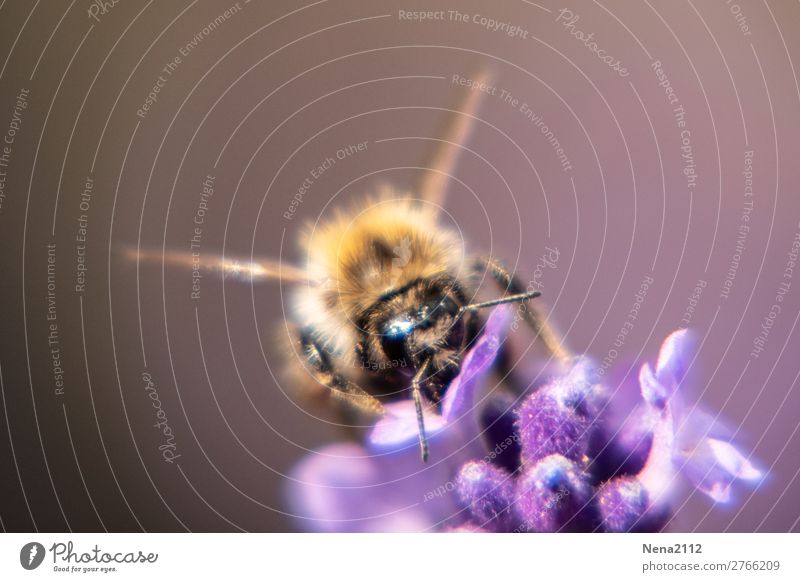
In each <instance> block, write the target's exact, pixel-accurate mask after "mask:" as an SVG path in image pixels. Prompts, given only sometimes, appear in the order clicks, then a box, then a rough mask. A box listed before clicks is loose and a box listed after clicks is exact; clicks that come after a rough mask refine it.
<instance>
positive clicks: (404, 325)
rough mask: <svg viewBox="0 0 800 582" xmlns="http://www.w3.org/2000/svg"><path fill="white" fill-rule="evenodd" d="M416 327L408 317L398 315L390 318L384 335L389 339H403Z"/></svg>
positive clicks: (384, 329)
mask: <svg viewBox="0 0 800 582" xmlns="http://www.w3.org/2000/svg"><path fill="white" fill-rule="evenodd" d="M412 329H414V323H413V322H412V321H411V320H410V319H408V318H407V317H397V318H395V319H390V320H389V321H388V322H387V323H386V325H385V326H384V328H383V335H384V337H385V338H386V339H388V340H392V339H394V340H402V339H404V338H405V337H406V336H407V335H408V334H409V333H411V330H412Z"/></svg>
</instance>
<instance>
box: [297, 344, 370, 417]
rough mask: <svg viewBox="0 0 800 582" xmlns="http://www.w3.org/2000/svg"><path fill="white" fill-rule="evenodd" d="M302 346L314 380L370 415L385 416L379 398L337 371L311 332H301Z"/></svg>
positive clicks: (338, 397) (332, 394) (340, 398)
mask: <svg viewBox="0 0 800 582" xmlns="http://www.w3.org/2000/svg"><path fill="white" fill-rule="evenodd" d="M300 346H301V347H302V350H303V353H304V354H305V356H306V360H307V362H308V364H309V366H310V367H311V372H312V373H313V375H314V378H315V379H316V380H317V381H318V382H319V383H320V384H322V385H323V386H325V387H326V388H329V389H330V394H331V396H333V397H334V398H337V399H339V400H341V401H343V402H345V403H346V404H349V405H351V406H355V407H356V408H358V409H359V410H361V411H363V412H366V413H368V414H372V415H381V414H383V412H384V410H383V405H382V404H381V403H380V401H379V400H378V399H377V398H375V397H374V396H372V395H371V394H369V393H368V392H366V391H365V390H364V389H363V388H361V387H360V386H358V385H356V384H354V383H353V382H351V381H350V380H348V379H347V378H345V377H344V376H343V375H342V374H340V373H338V372H337V371H336V369H335V367H334V366H333V362H332V361H331V356H330V353H329V352H327V351H326V350H325V348H324V347H323V346H322V345H321V344H320V343H319V342H318V341H317V340H316V339H314V337H313V336H312V334H311V333H310V331H309V330H302V331H301V332H300Z"/></svg>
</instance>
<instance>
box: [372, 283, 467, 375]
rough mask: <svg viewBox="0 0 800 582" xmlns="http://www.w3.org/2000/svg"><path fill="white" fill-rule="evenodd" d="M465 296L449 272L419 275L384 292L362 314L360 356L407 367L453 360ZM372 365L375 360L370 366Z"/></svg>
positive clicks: (462, 336) (460, 340)
mask: <svg viewBox="0 0 800 582" xmlns="http://www.w3.org/2000/svg"><path fill="white" fill-rule="evenodd" d="M465 302H466V301H465V298H464V296H463V293H462V292H461V289H460V287H459V286H458V284H457V283H456V282H455V281H454V280H453V279H450V278H444V277H443V278H441V279H439V278H424V279H418V280H415V281H412V282H411V283H409V284H407V285H405V286H404V287H402V288H400V289H394V290H392V291H391V292H387V293H385V294H384V295H383V296H382V297H381V298H380V299H379V300H378V301H377V302H376V303H375V305H373V306H372V307H371V308H370V309H369V310H368V311H367V313H366V314H365V315H364V317H363V318H362V319H361V322H360V327H361V333H362V342H361V344H362V352H361V358H362V360H363V361H365V362H369V363H370V364H374V363H375V362H377V363H379V364H387V363H391V362H405V364H404V367H407V368H408V370H406V371H407V372H410V371H411V370H413V369H415V368H417V367H418V366H419V365H420V363H421V362H423V361H425V360H427V359H429V358H431V359H432V363H433V364H434V366H435V367H437V368H438V367H439V366H436V364H437V361H438V360H442V361H444V360H447V359H449V360H451V361H452V363H454V364H456V363H457V354H458V353H459V352H460V351H462V350H463V348H464V346H465V343H466V341H467V337H468V335H469V334H468V333H467V329H466V325H465V321H464V317H463V315H464V311H463V309H462V306H463V305H464V303H465ZM373 367H374V366H373Z"/></svg>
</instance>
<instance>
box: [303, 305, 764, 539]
mask: <svg viewBox="0 0 800 582" xmlns="http://www.w3.org/2000/svg"><path fill="white" fill-rule="evenodd" d="M510 319H511V311H510V309H508V308H507V307H505V306H501V307H498V308H496V309H495V310H494V311H493V312H492V314H491V315H490V317H489V318H488V320H487V323H486V326H485V329H484V332H483V334H482V335H481V337H480V338H479V339H478V340H477V341H476V342H475V345H474V347H473V348H472V349H471V350H470V352H469V353H468V354H466V356H465V358H464V361H463V365H462V368H461V372H460V373H459V375H458V376H457V377H456V378H455V379H454V380H453V381H452V382H451V384H450V386H449V387H448V390H447V392H446V394H445V396H444V399H443V401H442V403H441V406H440V408H439V409H438V410H437V409H434V408H433V407H431V408H429V409H427V410H426V411H425V422H426V428H427V430H428V439H429V444H430V451H431V456H430V458H431V462H429V463H427V464H425V463H422V462H421V461H420V459H419V450H418V433H417V430H418V429H417V422H416V416H415V411H414V405H413V402H412V401H411V400H410V399H409V400H405V401H400V402H395V403H391V404H389V405H387V407H386V408H387V413H386V415H385V416H384V417H383V418H381V419H380V420H379V421H378V422H377V423H376V425H375V426H374V428H373V430H372V432H371V433H370V435H369V437H368V438H367V439H366V440H365V442H364V443H363V444H355V443H340V444H333V445H329V446H327V447H323V448H322V449H320V450H319V451H317V452H316V453H314V454H313V455H310V456H308V457H307V458H306V459H304V460H303V461H301V462H300V464H299V465H298V466H297V468H296V469H295V471H294V473H293V480H292V482H291V484H290V487H289V498H290V502H291V504H292V508H293V510H294V513H295V514H296V515H297V516H298V519H299V520H300V523H301V527H303V529H309V530H318V531H497V532H554V531H612V532H620V531H657V530H659V529H660V528H662V527H663V526H664V524H665V523H666V521H667V520H668V519H669V518H670V511H669V508H670V504H671V503H672V502H674V500H675V495H676V490H677V486H678V484H679V483H680V482H681V481H686V482H688V483H690V484H691V485H692V486H693V487H694V488H696V489H697V490H699V491H701V492H703V493H704V494H706V495H708V496H709V497H710V498H711V499H712V500H714V501H715V502H726V501H729V500H730V499H731V489H732V487H733V485H734V483H735V482H737V481H743V482H751V483H754V482H758V481H759V480H760V479H761V478H762V472H761V471H760V470H759V469H758V468H756V466H755V465H754V464H753V463H752V462H751V461H750V460H749V458H748V457H746V456H745V455H744V454H742V453H741V452H740V450H739V449H738V448H737V447H736V445H735V444H734V443H732V442H731V441H730V440H729V439H726V438H725V436H724V433H723V432H721V431H719V430H717V429H716V428H714V427H715V426H716V423H710V422H709V416H710V415H708V413H706V412H704V411H702V410H699V409H697V408H692V409H688V407H686V406H685V405H684V404H683V402H682V399H681V396H680V392H679V387H680V385H681V383H682V382H683V380H684V377H685V374H686V370H687V369H688V364H689V362H691V361H692V358H693V357H694V353H693V344H692V341H691V337H690V334H689V332H688V331H686V330H679V331H677V332H674V333H673V334H671V335H670V336H669V337H668V338H667V339H666V340H665V342H664V344H663V345H662V347H661V351H660V353H659V356H658V358H657V360H656V364H655V367H651V366H650V364H648V363H645V364H644V365H643V366H642V367H641V369H640V373H639V376H638V393H639V394H640V398H641V401H640V402H639V404H638V406H636V407H635V408H634V409H633V411H632V412H631V413H630V414H628V416H627V418H625V420H624V421H621V422H615V421H614V420H613V419H614V414H612V413H613V411H614V407H615V400H616V397H615V396H613V395H612V394H611V391H610V390H609V389H608V387H606V386H604V385H603V384H601V383H600V382H599V381H598V377H597V375H596V374H595V370H594V366H593V364H592V363H591V361H590V360H589V359H588V358H585V357H580V358H575V359H573V360H572V361H571V362H570V364H569V365H567V366H565V367H564V369H562V370H560V371H559V372H558V373H556V374H555V375H554V376H553V377H552V378H551V379H550V380H549V381H548V382H547V383H546V384H544V385H542V386H537V387H536V388H531V389H528V390H526V391H524V392H523V393H522V394H510V393H506V392H501V391H498V390H490V389H489V388H490V386H489V383H488V378H487V376H489V373H490V372H491V370H492V367H493V364H494V361H495V359H496V357H497V355H498V352H499V350H500V349H501V347H502V344H503V342H504V341H505V334H506V330H507V328H508V325H509V323H510ZM531 384H535V383H533V382H532V383H531ZM709 428H711V429H712V430H709Z"/></svg>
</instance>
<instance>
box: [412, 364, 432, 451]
mask: <svg viewBox="0 0 800 582" xmlns="http://www.w3.org/2000/svg"><path fill="white" fill-rule="evenodd" d="M429 362H430V359H428V360H425V362H424V363H423V364H422V365H421V366H420V367H419V370H417V373H416V374H414V377H413V378H412V379H411V394H412V396H413V397H414V407H415V408H416V410H417V427H418V429H419V448H420V454H421V456H422V462H423V463H427V462H428V436H427V435H426V434H425V417H424V416H423V414H422V391H421V390H420V385H419V384H420V381H421V380H422V376H423V375H424V374H425V372H426V370H427V369H428V363H429Z"/></svg>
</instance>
